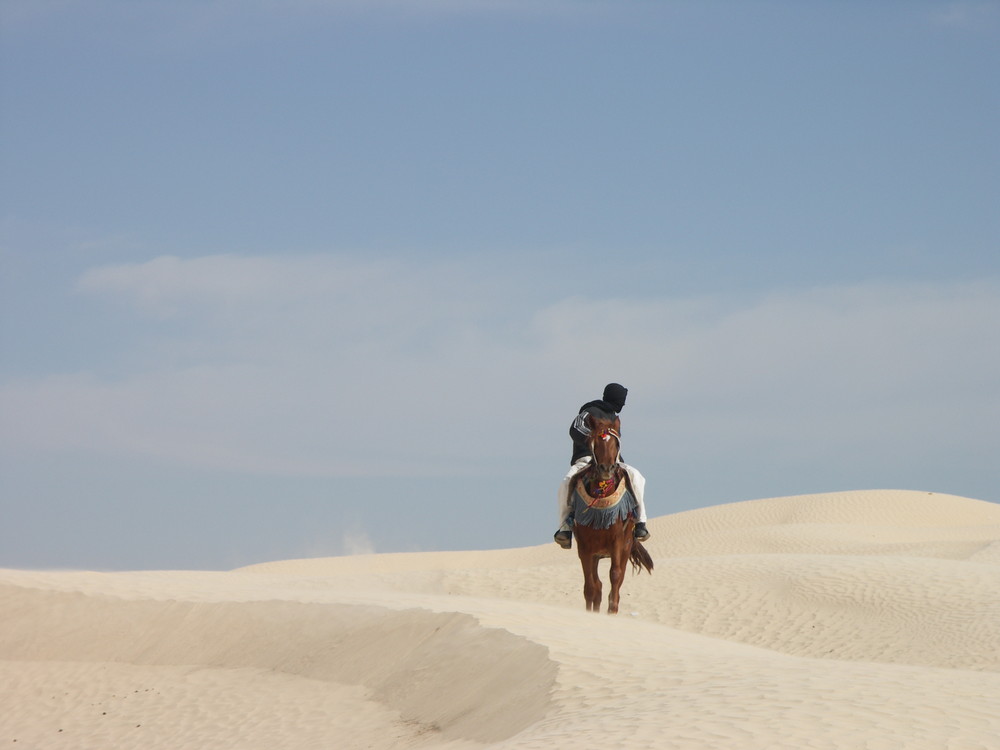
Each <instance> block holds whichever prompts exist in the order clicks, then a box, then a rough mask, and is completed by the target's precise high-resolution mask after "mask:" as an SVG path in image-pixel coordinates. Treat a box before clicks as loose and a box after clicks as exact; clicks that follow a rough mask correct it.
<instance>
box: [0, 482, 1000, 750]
mask: <svg viewBox="0 0 1000 750" xmlns="http://www.w3.org/2000/svg"><path fill="white" fill-rule="evenodd" d="M650 528H651V531H652V533H653V538H652V540H651V541H650V543H649V544H648V545H647V546H648V548H649V550H650V552H651V554H652V555H653V558H654V560H655V561H656V569H655V571H654V573H653V575H652V576H649V575H646V574H642V575H639V576H634V577H633V576H632V575H629V576H628V577H627V578H626V581H625V586H624V588H623V596H622V613H621V614H620V615H618V616H617V617H608V616H606V615H603V614H602V615H594V614H589V613H587V612H585V611H584V604H583V594H582V585H583V580H582V575H581V573H580V569H579V563H578V561H577V558H576V554H575V551H574V552H566V551H563V550H561V549H559V548H558V547H556V545H555V544H551V543H549V544H543V545H540V546H538V547H530V548H524V549H512V550H498V551H489V552H450V553H418V554H395V555H370V556H359V557H343V558H327V559H317V560H291V561H284V562H275V563H268V564H264V565H258V566H253V567H250V568H245V569H242V570H237V571H232V572H189V571H188V572H175V571H156V572H133V573H92V572H82V571H74V572H68V571H62V572H42V571H15V570H5V571H0V747H11V748H32V749H34V748H73V749H74V750H86V749H88V748H94V749H95V750H96V749H98V748H100V749H101V750H104V749H105V748H136V749H139V748H142V749H143V750H152V749H155V748H164V749H167V748H169V749H171V750H179V749H183V748H213V750H217V749H220V748H240V749H241V750H242V749H250V748H261V749H265V748H266V749H268V750H273V749H275V748H295V749H296V750H304V749H307V748H376V749H377V748H455V749H458V748H480V747H487V746H488V747H493V748H547V749H552V748H556V749H558V748H572V750H583V749H584V748H596V747H626V748H633V747H634V748H640V747H649V748H706V749H707V748H712V749H719V748H740V749H741V750H744V749H752V748H761V749H764V748H767V749H772V748H796V749H798V748H873V749H875V748H901V749H902V748H905V749H906V750H912V749H913V748H935V749H936V748H951V749H954V750H957V749H961V748H970V749H971V748H988V749H989V748H1000V505H996V504H992V503H986V502H982V501H978V500H970V499H967V498H960V497H954V496H950V495H940V494H930V493H924V492H905V491H881V492H845V493H833V494H827V495H814V496H802V497H792V498H776V499H770V500H756V501H751V502H745V503H736V504H732V505H724V506H719V507H715V508H706V509H702V510H696V511H690V512H687V513H680V514H677V515H673V516H666V517H662V518H657V519H654V520H653V521H652V522H651V523H650ZM602 573H603V574H604V576H605V579H606V565H605V566H602Z"/></svg>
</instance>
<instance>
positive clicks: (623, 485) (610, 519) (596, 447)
mask: <svg viewBox="0 0 1000 750" xmlns="http://www.w3.org/2000/svg"><path fill="white" fill-rule="evenodd" d="M588 421H589V423H590V428H591V432H590V453H591V457H592V459H591V463H590V466H588V467H587V468H586V469H584V470H583V471H582V472H580V474H578V475H577V477H576V479H575V481H574V482H573V486H572V488H571V490H570V493H571V494H570V497H571V502H572V505H573V516H574V525H573V533H574V535H575V536H576V543H577V552H578V553H579V555H580V563H581V564H582V565H583V596H584V598H585V599H586V600H587V609H588V610H590V611H592V612H599V611H600V609H601V579H600V577H599V576H598V572H597V564H598V562H599V561H600V560H601V558H604V557H609V558H611V593H610V594H609V595H608V614H611V615H613V614H617V612H618V601H619V598H620V593H621V587H622V582H623V581H624V580H625V567H626V565H627V563H628V562H629V561H631V563H632V566H633V568H634V569H635V570H636V572H638V571H639V568H640V566H641V567H643V568H645V569H646V570H647V571H648V572H649V573H652V572H653V559H652V558H651V557H650V556H649V552H647V551H646V548H645V547H643V546H642V543H641V542H639V541H637V540H636V538H635V536H634V532H635V514H636V513H637V512H638V511H637V507H638V506H637V503H636V501H635V495H634V492H633V490H632V486H631V484H630V483H629V479H628V474H627V473H626V472H625V470H624V469H623V468H622V467H621V465H620V464H619V463H618V461H619V452H620V448H621V437H620V429H621V423H620V421H619V419H618V417H615V419H614V420H604V419H596V418H594V417H593V415H591V416H589V417H588Z"/></svg>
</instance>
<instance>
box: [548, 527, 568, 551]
mask: <svg viewBox="0 0 1000 750" xmlns="http://www.w3.org/2000/svg"><path fill="white" fill-rule="evenodd" d="M552 538H553V539H554V540H555V543H556V544H558V545H559V546H560V547H562V548H563V549H570V548H571V547H572V546H573V532H572V531H564V530H563V529H559V531H557V532H556V533H555V534H553V535H552Z"/></svg>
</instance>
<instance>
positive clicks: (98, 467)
mask: <svg viewBox="0 0 1000 750" xmlns="http://www.w3.org/2000/svg"><path fill="white" fill-rule="evenodd" d="M0 23H2V31H0V33H2V38H0V42H2V44H0V264H2V265H0V278H2V280H0V284H2V286H0V295H2V301H0V316H2V322H0V326H2V327H0V336H2V339H0V345H2V349H0V355H2V359H0V448H2V462H0V514H2V517H3V519H4V520H3V523H2V524H0V565H6V566H20V567H63V566H66V567H95V568H114V569H121V568H199V567H202V568H227V567H233V566H236V565H241V564H247V563H252V562H258V561H262V560H266V559H274V558H285V557H299V556H313V555H332V554H345V553H354V552H361V551H377V552H390V551H408V550H431V549H471V548H475V549H479V548H495V547H514V546H523V545H531V544H538V543H543V542H545V541H547V540H548V539H550V536H551V533H552V532H553V531H554V528H555V523H554V516H555V510H554V493H555V487H556V484H557V483H558V480H559V478H560V477H561V476H562V474H563V472H564V470H565V466H566V464H567V461H568V458H569V453H570V446H569V440H568V437H567V436H566V429H567V427H568V424H569V422H570V420H571V418H572V416H573V415H574V413H575V411H576V409H577V408H578V407H579V405H580V404H581V403H583V402H584V401H587V400H590V399H592V398H596V397H597V396H598V395H599V393H600V390H601V388H602V387H603V386H604V384H605V383H607V382H608V381H611V380H615V381H619V382H622V383H624V384H625V385H627V386H628V387H629V388H630V391H631V392H630V396H629V401H628V404H627V405H626V407H625V410H624V411H623V413H622V420H623V438H624V445H623V449H624V454H625V457H626V458H627V459H628V460H629V461H630V463H633V464H634V465H636V466H637V467H638V468H639V469H640V470H642V471H643V473H644V474H646V476H647V481H648V485H647V504H648V506H649V511H650V515H651V516H659V515H665V514H667V513H673V512H677V511H680V510H685V509H689V508H695V507H702V506H706V505H713V504H717V503H724V502H734V501H740V500H749V499H753V498H758V497H771V496H778V495H790V494H803V493H813V492H826V491H836V490H851V489H868V488H900V489H918V490H926V491H934V492H946V493H953V494H960V495H966V496H970V497H977V498H980V499H984V500H990V501H994V502H996V501H1000V463H998V462H997V460H996V456H997V455H1000V438H998V431H997V429H996V425H997V424H998V422H1000V346H998V343H1000V210H998V209H1000V146H998V138H997V135H996V134H997V133H998V132H1000V90H998V88H997V86H996V78H997V74H998V71H1000V44H998V42H1000V3H998V2H874V3H861V2H815V3H802V2H777V1H776V2H600V1H594V2H562V1H552V2H548V1H547V0H539V1H538V2H530V3H529V2H518V1H516V0H511V1H510V2H503V1H501V0H496V1H493V2H479V3H472V2H462V1H461V0H440V1H432V0H414V1H413V2H401V1H399V2H397V1H395V0H383V1H374V2H360V1H357V2H349V1H347V0H342V1H336V0H329V1H324V0H290V2H284V3H276V2H265V1H264V0H260V1H254V0H248V1H247V2H242V3H236V2H229V1H223V0H217V1H213V0H207V1H206V2H183V1H181V2H177V1H174V2H157V1H155V0H149V1H145V0H144V1H142V2H111V1H108V2H101V1H98V0H79V1H76V2H74V1H73V0H61V1H59V2H56V1H52V2H49V1H48V0H31V1H30V2H28V1H26V0H24V1H22V0H5V2H4V3H3V5H2V6H0Z"/></svg>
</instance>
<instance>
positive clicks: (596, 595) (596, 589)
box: [590, 555, 603, 612]
mask: <svg viewBox="0 0 1000 750" xmlns="http://www.w3.org/2000/svg"><path fill="white" fill-rule="evenodd" d="M600 562H601V558H600V557H598V556H597V555H591V557H590V579H591V581H592V582H593V583H592V584H591V586H592V589H591V598H590V604H591V606H590V610H591V611H592V612H600V611H601V596H602V594H603V590H602V589H603V587H602V586H601V575H600V573H599V572H598V570H597V566H598V564H599V563H600Z"/></svg>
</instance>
